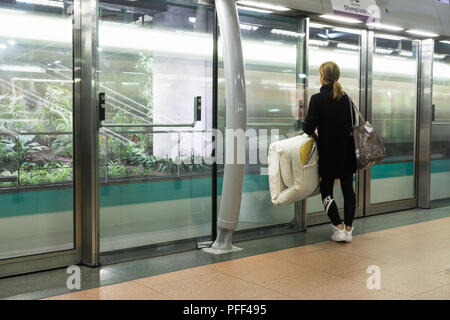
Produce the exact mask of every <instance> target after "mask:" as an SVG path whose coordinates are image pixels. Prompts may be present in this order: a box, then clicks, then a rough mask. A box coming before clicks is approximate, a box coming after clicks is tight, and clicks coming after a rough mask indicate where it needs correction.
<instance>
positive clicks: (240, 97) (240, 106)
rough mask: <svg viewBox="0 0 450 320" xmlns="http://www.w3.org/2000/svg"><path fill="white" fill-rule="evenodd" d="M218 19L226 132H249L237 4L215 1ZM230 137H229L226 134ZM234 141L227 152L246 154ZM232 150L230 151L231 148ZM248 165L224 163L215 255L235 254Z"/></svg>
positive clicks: (227, 142) (227, 144) (223, 0)
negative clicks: (233, 236)
mask: <svg viewBox="0 0 450 320" xmlns="http://www.w3.org/2000/svg"><path fill="white" fill-rule="evenodd" d="M215 4H216V9H217V18H218V22H219V25H220V32H221V40H222V47H223V61H224V69H225V84H226V131H229V130H232V131H233V132H236V131H237V130H244V132H245V129H246V122H247V121H246V96H245V75H244V59H243V54H242V42H241V33H240V28H239V17H238V12H237V8H236V4H235V2H234V1H230V0H216V2H215ZM225 136H226V137H227V134H225ZM233 140H234V138H233V139H230V140H227V139H226V142H225V146H226V152H233V154H234V155H235V156H236V155H238V154H242V152H244V154H245V143H244V144H243V146H242V148H243V150H242V149H239V150H238V148H237V144H236V143H234V141H233ZM230 144H231V145H232V146H233V150H232V149H231V145H230ZM244 167H245V164H235V163H232V164H230V163H225V171H224V179H223V187H222V201H221V203H220V211H219V217H218V219H217V238H216V240H215V241H214V243H213V245H212V248H211V249H212V250H206V251H209V252H212V253H223V252H229V251H231V250H233V246H232V239H231V238H232V234H233V231H234V230H235V229H236V227H237V223H238V220H239V211H240V206H241V198H242V186H243V182H244Z"/></svg>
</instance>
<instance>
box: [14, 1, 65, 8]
mask: <svg viewBox="0 0 450 320" xmlns="http://www.w3.org/2000/svg"><path fill="white" fill-rule="evenodd" d="M16 2H18V3H27V4H35V5H40V6H46V7H56V8H64V2H63V1H50V0H16Z"/></svg>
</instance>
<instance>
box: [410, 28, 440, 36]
mask: <svg viewBox="0 0 450 320" xmlns="http://www.w3.org/2000/svg"><path fill="white" fill-rule="evenodd" d="M406 32H408V33H411V34H415V35H418V36H423V37H437V36H439V35H438V34H436V33H432V32H428V31H422V30H415V29H413V30H406Z"/></svg>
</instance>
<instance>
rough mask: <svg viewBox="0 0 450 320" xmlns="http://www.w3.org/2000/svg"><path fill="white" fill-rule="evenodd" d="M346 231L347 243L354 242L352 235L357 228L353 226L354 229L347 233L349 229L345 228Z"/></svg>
mask: <svg viewBox="0 0 450 320" xmlns="http://www.w3.org/2000/svg"><path fill="white" fill-rule="evenodd" d="M344 229H345V242H352V240H353V236H352V233H353V229H355V227H354V226H352V229H351V230H350V231H347V228H346V227H345V226H344Z"/></svg>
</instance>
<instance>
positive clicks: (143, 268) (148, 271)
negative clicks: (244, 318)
mask: <svg viewBox="0 0 450 320" xmlns="http://www.w3.org/2000/svg"><path fill="white" fill-rule="evenodd" d="M449 216H450V207H443V208H436V209H430V210H423V209H414V210H408V211H402V212H395V213H390V214H383V215H378V216H372V217H367V218H361V219H358V220H356V221H355V232H354V233H355V234H361V233H368V232H373V231H379V230H384V229H390V228H395V227H400V226H403V225H409V224H415V223H419V222H423V221H428V220H435V219H439V218H445V217H449ZM329 236H330V227H329V225H320V226H315V227H310V228H308V231H307V232H300V233H292V234H286V235H280V236H272V237H267V238H262V239H257V240H251V241H244V242H239V243H236V245H237V246H239V247H241V248H243V249H244V250H242V251H237V252H233V253H229V254H224V255H219V256H216V255H210V254H208V253H205V252H203V251H200V250H194V251H188V252H183V253H178V254H172V255H167V256H162V257H157V258H151V259H144V260H139V261H134V262H128V263H121V264H116V265H111V266H105V267H100V268H88V267H84V266H82V267H81V275H82V277H81V279H82V281H81V290H85V289H90V288H96V287H100V286H105V285H110V284H116V283H121V282H126V281H131V280H136V279H140V278H145V277H149V276H153V275H158V274H162V273H168V272H173V271H178V270H182V269H186V268H191V267H196V266H202V265H207V264H211V263H216V262H220V261H226V260H231V259H239V258H243V257H247V256H252V255H257V254H261V253H267V252H272V251H277V250H282V249H287V248H292V247H297V246H302V245H307V244H313V243H318V242H324V241H329ZM68 277H69V275H68V274H67V273H66V269H65V268H62V269H56V270H50V271H45V272H38V273H33V274H27V275H22V276H14V277H8V278H4V279H0V298H1V299H39V298H44V297H50V296H55V295H60V294H64V293H69V292H73V291H71V290H69V289H67V287H66V281H67V279H68Z"/></svg>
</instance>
